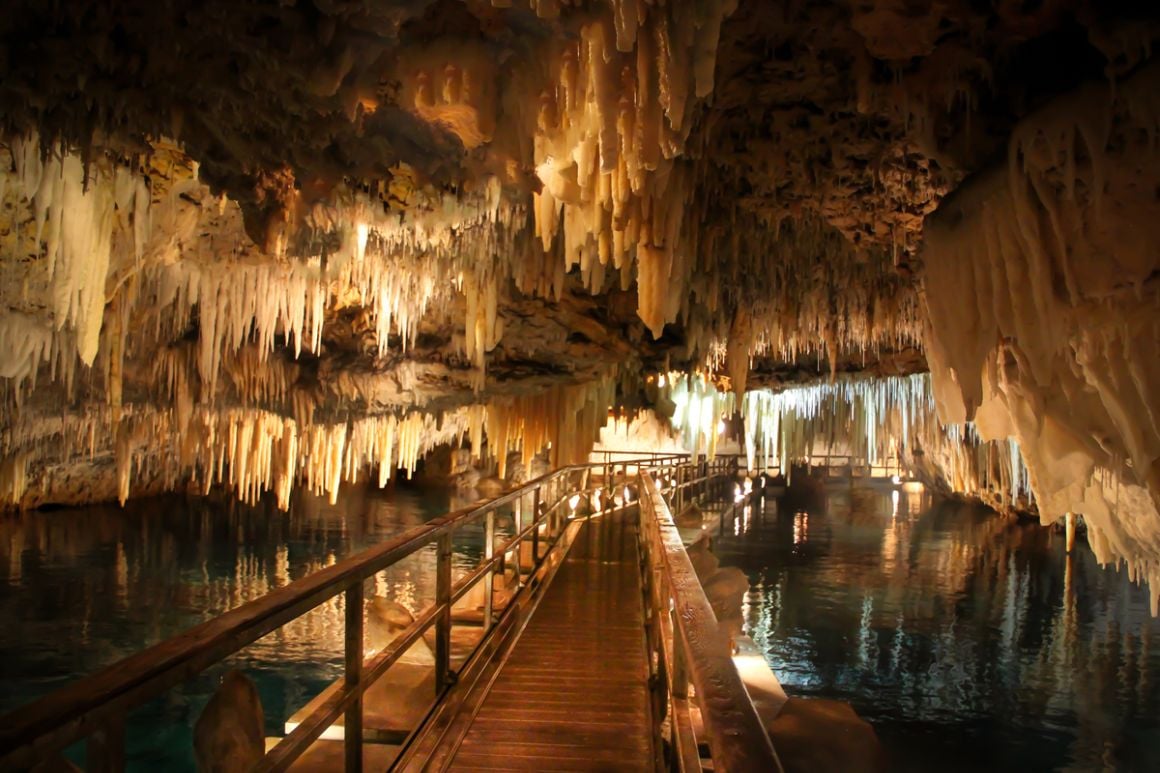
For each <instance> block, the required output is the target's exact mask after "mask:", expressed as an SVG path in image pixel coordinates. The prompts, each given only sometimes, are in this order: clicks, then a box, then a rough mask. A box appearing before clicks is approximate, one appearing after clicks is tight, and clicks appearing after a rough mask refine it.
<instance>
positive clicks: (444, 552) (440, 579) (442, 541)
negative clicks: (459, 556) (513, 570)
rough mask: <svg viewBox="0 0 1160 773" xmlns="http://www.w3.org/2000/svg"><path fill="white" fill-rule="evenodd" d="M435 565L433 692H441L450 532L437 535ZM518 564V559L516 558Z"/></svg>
mask: <svg viewBox="0 0 1160 773" xmlns="http://www.w3.org/2000/svg"><path fill="white" fill-rule="evenodd" d="M437 545H438V558H437V561H436V566H435V604H436V606H438V607H440V609H439V616H438V617H437V618H435V694H436V695H438V694H440V693H442V692H443V689H444V688H445V687H447V685H448V683H449V682H450V679H449V677H450V674H451V532H450V531H445V532H443V533H442V534H440V535H439V539H438V543H437ZM516 565H517V566H519V559H518V557H517V559H516Z"/></svg>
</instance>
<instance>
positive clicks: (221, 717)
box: [193, 671, 266, 773]
mask: <svg viewBox="0 0 1160 773" xmlns="http://www.w3.org/2000/svg"><path fill="white" fill-rule="evenodd" d="M263 726H264V724H263V715H262V699H261V698H260V697H259V696H258V688H257V687H255V686H254V683H253V682H252V681H251V680H250V678H249V677H247V676H246V675H245V674H243V673H242V672H241V671H230V672H229V673H227V674H226V675H225V676H224V677H223V678H222V684H221V686H220V687H218V689H217V691H216V692H215V693H214V694H213V697H212V698H210V700H209V703H207V704H206V706H205V709H204V710H203V711H202V712H201V716H200V717H198V719H197V724H195V725H194V726H193V751H194V757H195V758H196V759H197V769H198V771H200V773H232V772H233V771H237V770H249V769H250V768H252V767H253V766H254V765H256V764H257V763H258V761H259V760H261V759H262V756H263V755H264V754H265V751H266V749H265V741H264V740H263V739H264V737H265V733H264V731H263Z"/></svg>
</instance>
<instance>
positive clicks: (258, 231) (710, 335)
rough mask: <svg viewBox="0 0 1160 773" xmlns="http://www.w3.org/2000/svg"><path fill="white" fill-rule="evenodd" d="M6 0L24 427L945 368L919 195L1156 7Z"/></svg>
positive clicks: (384, 409) (1124, 56)
mask: <svg viewBox="0 0 1160 773" xmlns="http://www.w3.org/2000/svg"><path fill="white" fill-rule="evenodd" d="M5 10H6V12H5V13H4V14H3V16H2V17H0V69H3V71H4V75H3V77H2V78H0V132H2V134H3V137H2V138H0V166H3V167H4V168H5V169H6V170H7V173H6V175H5V179H4V181H3V185H2V186H0V196H2V197H3V206H4V217H3V219H2V222H0V247H2V249H3V256H2V260H3V261H4V276H3V280H2V281H0V304H2V308H0V313H2V314H4V315H5V318H4V325H0V328H3V329H2V330H0V341H2V342H3V343H4V344H5V346H6V347H7V348H8V351H9V353H8V354H7V355H6V359H5V361H4V367H3V370H2V371H0V376H3V379H2V381H3V390H4V392H3V398H4V400H5V404H6V407H5V415H4V421H3V424H4V426H5V432H6V433H7V435H6V439H5V441H4V444H5V447H6V449H7V450H8V451H12V450H13V449H15V448H17V447H19V445H20V442H24V441H26V440H28V438H31V437H35V436H36V431H33V430H30V429H28V427H29V426H32V425H34V424H35V423H36V421H38V420H40V419H41V418H43V417H46V416H52V415H59V414H60V412H61V406H62V405H63V406H68V409H69V410H71V411H74V412H77V413H84V412H85V411H86V410H89V409H94V410H95V409H96V408H100V409H101V410H112V411H113V412H114V414H115V415H116V417H119V416H120V413H121V412H122V411H125V412H127V413H132V410H134V409H137V410H144V407H145V406H153V407H156V406H158V405H168V404H170V403H173V404H174V405H178V404H182V405H184V404H186V403H192V404H195V405H197V406H207V405H213V406H215V407H218V408H232V407H235V406H237V407H247V408H254V407H257V408H261V409H264V410H267V411H270V412H273V413H274V414H277V415H283V416H287V417H289V416H294V417H296V418H298V419H299V420H300V421H301V422H305V423H309V422H311V421H333V420H337V419H339V418H342V417H350V416H352V415H359V416H375V415H379V414H383V413H389V412H392V411H396V412H397V411H405V410H410V409H417V408H426V409H429V410H453V409H456V408H459V407H463V406H468V405H471V404H475V403H478V402H479V401H481V400H487V399H489V398H490V397H493V396H504V395H515V396H520V395H529V394H536V393H538V392H542V391H543V390H544V389H547V388H549V387H552V386H559V385H569V384H576V383H588V382H593V381H596V380H599V379H601V378H604V379H608V378H612V380H613V381H614V382H615V383H616V385H617V386H616V389H617V390H618V394H619V398H618V399H619V401H620V402H622V403H625V404H628V405H632V404H635V402H637V401H639V399H640V397H639V394H638V385H639V383H640V381H641V379H642V376H643V374H645V373H648V372H654V371H657V370H661V369H664V368H669V367H672V368H683V369H696V368H701V369H707V370H709V371H711V372H712V373H714V374H715V375H716V376H717V377H718V378H720V379H721V380H722V381H724V380H725V379H729V380H730V381H731V383H732V384H733V386H734V387H735V388H738V389H742V388H744V386H745V385H746V384H748V385H749V386H755V385H774V386H776V385H779V384H785V383H793V382H800V381H810V380H815V379H817V378H819V377H825V376H828V375H831V374H833V373H837V372H851V373H860V372H861V373H872V374H902V373H912V372H918V371H922V370H924V369H925V368H926V360H925V358H924V354H923V351H922V346H921V341H922V326H923V324H924V316H923V313H922V311H921V304H920V302H919V298H918V296H919V289H918V281H919V280H918V274H919V273H920V272H921V259H920V254H921V252H920V250H921V246H922V241H923V221H924V218H926V217H927V216H928V215H929V214H930V213H932V212H933V211H934V210H935V208H936V207H937V206H938V205H939V203H940V201H942V200H943V199H944V198H945V197H947V196H948V194H950V193H951V192H952V191H954V190H955V189H956V187H957V186H959V185H960V184H961V183H962V182H963V181H964V180H966V179H968V178H969V177H970V176H971V175H973V174H975V173H978V172H980V171H982V170H984V169H986V168H987V167H988V166H989V165H991V164H994V163H996V162H999V161H1001V160H1002V157H1003V154H1004V153H1005V151H1006V148H1007V142H1008V139H1009V136H1010V134H1011V131H1012V127H1014V126H1015V125H1016V124H1017V123H1018V122H1019V121H1020V120H1021V119H1022V118H1023V117H1024V116H1026V115H1028V114H1029V113H1031V112H1033V111H1034V110H1036V109H1037V108H1038V107H1040V106H1041V105H1043V104H1045V103H1048V102H1049V101H1050V100H1052V99H1054V98H1055V97H1057V96H1058V95H1060V94H1063V93H1066V92H1068V91H1070V90H1072V89H1074V88H1076V87H1077V86H1078V85H1079V84H1081V83H1083V82H1085V81H1088V80H1092V79H1096V80H1106V79H1109V78H1111V79H1116V78H1125V77H1129V76H1130V75H1131V74H1132V73H1133V72H1134V71H1135V70H1136V69H1138V68H1139V67H1140V66H1141V64H1142V63H1143V62H1144V61H1145V60H1146V59H1147V56H1148V54H1149V52H1150V46H1151V43H1152V41H1153V39H1154V38H1155V37H1156V36H1157V34H1160V26H1158V25H1157V24H1156V23H1155V21H1154V20H1153V19H1152V17H1153V16H1155V13H1154V11H1153V10H1152V9H1151V8H1150V5H1149V4H1148V3H1129V2H1097V1H1096V0H997V1H996V2H989V1H988V2H978V1H970V0H942V1H941V2H918V1H917V0H848V1H836V2H784V3H773V2H762V1H760V0H705V1H704V2H688V3H685V2H676V1H675V0H670V2H669V3H668V4H667V5H666V4H664V3H659V2H658V3H653V2H645V1H644V0H640V1H639V2H637V1H635V0H628V1H622V0H613V2H580V1H577V2H564V1H563V0H530V1H525V2H520V0H512V1H511V2H499V1H498V0H497V1H496V2H491V3H488V2H482V1H481V0H436V1H434V2H432V1H431V0H409V1H404V2H371V1H370V0H313V2H307V1H306V0H297V1H295V0H282V2H236V1H234V0H229V1H226V0H203V2H199V3H183V2H173V1H172V0H151V1H150V2H139V1H137V0H129V1H127V2H126V1H120V2H112V0H106V1H103V2H102V1H90V2H81V1H80V0H58V1H57V2H43V1H41V2H27V1H24V0H12V2H9V3H8V4H7V6H6V9H5ZM78 181H79V182H78ZM102 197H103V198H102ZM90 254H100V255H101V256H102V257H101V259H100V260H99V261H97V262H96V263H93V262H92V261H91V260H90V258H89V257H88V256H89V255H90ZM101 283H103V284H104V288H103V289H104V291H103V293H102V292H101V288H100V285H101ZM94 287H95V288H96V289H94ZM287 288H290V289H289V290H288V289H287ZM215 306H216V308H215ZM178 371H181V372H180V373H179V372H178ZM174 410H177V409H176V408H175V409H174ZM189 410H190V409H189V408H188V407H186V408H182V409H181V410H179V411H178V412H179V413H181V412H182V411H184V413H186V414H187V413H188V411H189ZM62 421H63V420H62ZM185 421H186V420H185V419H182V420H181V425H182V426H186V424H185ZM18 425H26V426H25V428H24V429H21V430H20V431H19V432H17V431H16V430H15V429H14V428H16V427H17V426H18ZM62 426H63V424H62ZM45 431H46V432H47V431H48V430H45ZM53 432H58V430H53ZM22 433H23V434H22ZM58 434H59V432H58ZM178 434H180V433H178ZM21 439H23V440H21ZM3 477H4V476H3V475H0V478H3Z"/></svg>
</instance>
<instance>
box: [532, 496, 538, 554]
mask: <svg viewBox="0 0 1160 773" xmlns="http://www.w3.org/2000/svg"><path fill="white" fill-rule="evenodd" d="M538 563H540V490H539V489H536V490H535V492H534V494H533V497H532V566H533V567H535V566H536V564H538Z"/></svg>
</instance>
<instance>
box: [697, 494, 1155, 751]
mask: <svg viewBox="0 0 1160 773" xmlns="http://www.w3.org/2000/svg"><path fill="white" fill-rule="evenodd" d="M715 543H716V544H715V547H714V551H715V552H716V553H717V554H718V555H719V556H720V557H721V559H722V564H723V565H732V566H737V567H740V568H741V569H743V570H744V571H745V572H746V573H747V574H748V575H749V578H750V581H751V583H752V587H751V592H750V593H749V595H748V598H747V601H746V607H745V615H746V624H747V630H748V632H749V633H750V635H751V636H752V637H753V638H754V640H755V641H756V642H757V643H758V645H759V646H760V647H762V648H763V650H764V651H765V653H766V655H767V657H768V659H769V661H770V664H771V665H772V667H773V669H774V671H775V672H776V673H777V675H778V677H779V678H780V679H781V680H782V682H783V684H784V685H785V688H786V691H787V692H788V693H789V694H790V695H796V696H802V697H821V698H831V699H837V700H843V701H848V702H850V703H851V704H853V706H854V708H855V709H856V710H857V711H858V713H859V714H861V715H862V716H863V717H864V718H866V719H867V720H869V721H870V722H871V723H872V724H873V725H874V728H875V730H876V731H877V733H878V735H879V738H880V739H881V741H882V743H883V745H884V746H885V747H886V749H887V751H888V753H889V755H890V759H891V768H892V769H894V770H914V771H920V770H921V771H927V770H963V771H967V770H987V769H990V770H1025V771H1038V770H1104V769H1108V770H1112V769H1114V770H1132V771H1135V770H1141V771H1142V770H1160V689H1157V682H1158V680H1160V646H1155V645H1154V643H1160V623H1158V622H1157V621H1156V620H1154V619H1153V618H1152V617H1151V615H1150V613H1149V609H1148V599H1147V595H1146V593H1145V592H1144V591H1143V590H1142V589H1140V588H1138V587H1136V586H1135V585H1133V584H1132V583H1130V582H1129V581H1128V579H1127V578H1126V576H1125V575H1124V573H1120V572H1116V571H1115V570H1112V569H1104V568H1101V567H1100V566H1098V564H1097V563H1096V561H1095V558H1094V556H1093V555H1092V553H1091V551H1090V549H1088V547H1087V545H1086V544H1083V543H1082V540H1081V541H1080V544H1077V548H1076V551H1075V552H1074V553H1073V554H1072V555H1071V556H1070V557H1069V556H1068V555H1067V553H1066V550H1065V541H1064V536H1063V534H1062V533H1061V532H1058V531H1056V530H1054V529H1050V528H1043V527H1041V526H1039V525H1038V524H1035V523H1027V522H1021V521H1016V520H1013V519H1007V518H1002V517H1000V516H997V515H995V514H994V513H992V512H991V511H989V510H986V509H983V508H978V507H974V506H970V505H965V504H961V503H956V502H940V503H937V504H934V505H931V503H930V502H929V501H928V499H927V498H926V497H925V496H924V495H922V494H915V493H909V494H908V493H906V492H901V491H893V490H891V489H889V488H850V487H848V486H829V487H824V488H818V487H815V488H813V489H806V490H801V489H799V490H795V489H794V488H791V489H790V490H789V491H788V492H786V495H785V496H784V497H782V498H780V499H778V500H774V499H770V500H767V501H764V502H757V503H755V504H754V505H752V506H751V507H750V508H749V509H748V510H747V512H746V513H745V514H744V515H743V516H742V517H741V518H740V519H739V520H738V522H737V523H736V525H735V527H734V528H733V529H730V530H729V531H728V532H727V533H724V534H722V535H720V536H718V537H717V539H716V540H715Z"/></svg>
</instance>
